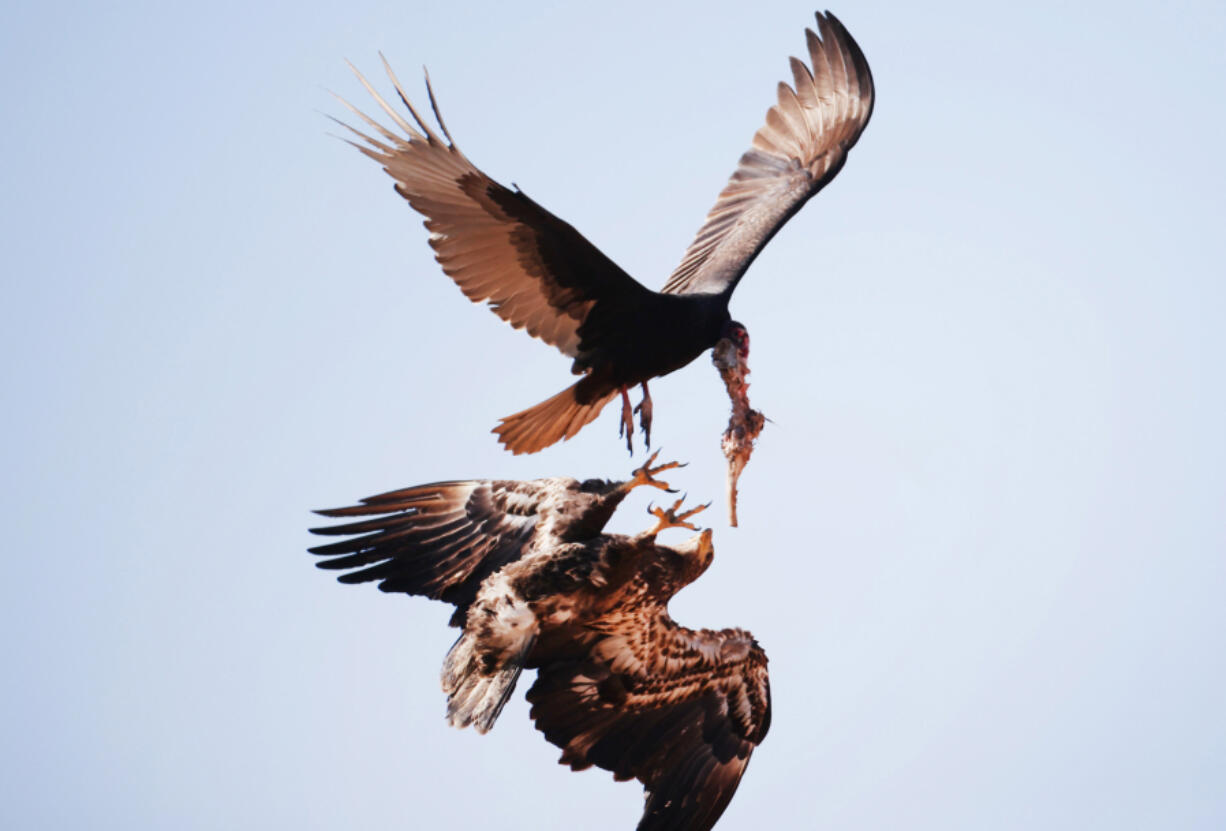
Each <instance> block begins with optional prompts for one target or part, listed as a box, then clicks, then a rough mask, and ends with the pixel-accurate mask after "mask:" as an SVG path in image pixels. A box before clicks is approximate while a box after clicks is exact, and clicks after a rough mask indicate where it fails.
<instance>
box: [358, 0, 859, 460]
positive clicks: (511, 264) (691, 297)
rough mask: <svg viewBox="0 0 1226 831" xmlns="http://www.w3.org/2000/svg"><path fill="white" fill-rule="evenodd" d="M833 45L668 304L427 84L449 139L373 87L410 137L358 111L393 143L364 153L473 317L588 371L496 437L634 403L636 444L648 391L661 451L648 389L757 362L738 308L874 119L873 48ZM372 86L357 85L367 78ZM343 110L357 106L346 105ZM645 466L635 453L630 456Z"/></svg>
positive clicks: (788, 97)
mask: <svg viewBox="0 0 1226 831" xmlns="http://www.w3.org/2000/svg"><path fill="white" fill-rule="evenodd" d="M817 28H818V32H820V35H819V34H815V33H814V32H813V31H812V30H805V36H806V40H807V45H808V52H809V59H810V64H809V65H806V64H805V63H804V62H802V61H800V60H797V59H796V58H792V59H791V66H792V78H793V81H794V86H788V85H787V84H786V83H780V84H779V90H778V103H777V104H775V106H773V107H771V108H770V110H769V111H768V112H767V114H766V124H765V125H763V127H762V128H761V129H759V130H758V132H757V134H756V135H755V136H754V138H753V145H752V147H751V148H750V149H749V151H748V152H746V153H745V154H744V155H743V156H742V157H741V160H740V163H739V164H738V166H737V169H736V172H735V173H733V175H732V178H731V180H730V181H729V182H728V184H727V186H726V187H725V188H724V190H723V192H722V193H720V195H719V198H718V199H717V200H716V202H715V205H714V207H713V208H712V209H711V212H710V213H709V214H707V219H706V222H705V223H704V224H703V225H702V227H701V228H700V229H699V231H698V234H697V236H696V237H695V238H694V241H693V242H692V243H690V247H689V248H688V249H687V250H686V252H685V255H684V256H683V257H682V260H681V264H680V265H678V266H677V269H676V270H675V271H674V272H673V274H672V276H671V277H669V279H668V281H667V282H666V283H665V284H664V288H663V289H662V290H661V291H659V292H656V291H652V290H650V289H648V288H645V287H644V286H643V285H641V284H640V283H638V282H637V281H636V280H635V279H634V278H633V277H631V276H630V275H629V274H627V273H626V272H625V271H623V270H622V269H620V268H619V267H618V266H617V265H616V264H615V263H614V262H613V261H612V260H610V259H609V258H608V257H606V256H605V255H604V254H602V253H601V252H600V251H599V250H598V249H597V248H596V247H595V246H594V245H592V244H591V243H590V242H588V241H587V240H586V239H585V238H584V237H583V236H582V235H581V234H580V233H579V232H578V231H576V230H575V229H574V228H572V227H571V226H570V225H568V224H567V223H565V222H563V221H562V220H561V219H559V218H557V217H556V216H554V215H553V214H551V213H550V212H549V211H547V210H545V209H544V208H543V207H541V206H540V205H538V204H537V203H536V202H534V201H532V200H531V199H530V198H528V196H527V195H526V194H524V193H523V192H522V191H520V190H519V189H518V188H515V189H514V190H508V189H507V188H505V187H503V186H502V185H500V184H498V183H497V182H495V181H494V180H493V179H490V178H489V177H488V176H486V175H485V174H484V173H482V172H481V171H480V170H479V169H477V167H476V165H474V164H473V163H472V162H470V161H469V160H468V158H467V157H466V156H465V155H464V154H463V153H461V152H460V149H459V148H458V147H457V146H456V145H455V142H454V141H452V138H451V134H450V133H449V132H448V130H447V127H446V125H445V124H444V122H443V119H442V116H441V115H440V114H439V110H438V106H437V103H436V102H435V99H434V93H433V91H432V90H431V89H430V85H429V78H427V80H426V87H427V91H428V92H429V97H430V105H431V107H432V109H433V110H434V115H435V118H436V119H437V121H438V126H439V130H441V131H442V134H441V135H440V134H439V133H438V132H436V131H435V130H434V129H432V128H431V127H430V125H429V124H427V123H426V121H425V120H424V119H423V118H422V117H421V115H420V114H419V113H418V111H417V110H416V108H414V106H413V105H412V103H410V101H409V99H408V96H407V95H406V94H405V92H404V89H403V87H402V86H401V85H400V82H399V81H398V80H397V79H396V77H395V75H394V74H393V73H392V70H391V67H389V66H387V62H386V61H384V67H385V68H386V69H387V74H388V77H389V78H390V79H391V81H392V84H393V85H394V86H395V88H396V92H397V94H398V95H399V96H400V99H401V101H402V102H403V103H404V105H405V106H406V107H407V108H408V111H409V113H410V114H411V115H412V117H413V120H414V121H415V122H416V126H414V125H413V124H410V123H409V122H408V121H406V120H405V119H404V118H403V117H401V115H400V114H399V113H397V112H396V110H395V109H393V108H392V107H391V105H389V104H388V103H387V102H386V101H385V100H384V99H383V98H382V97H380V96H379V94H378V93H377V92H375V90H374V88H373V87H372V86H371V85H370V84H369V83H368V82H367V81H366V79H365V78H364V77H362V75H361V74H360V73H358V78H359V79H360V80H361V81H362V83H363V85H364V86H365V87H366V89H367V90H368V91H369V92H370V94H371V95H372V96H374V98H375V100H376V101H377V102H378V104H379V106H380V107H382V108H383V110H384V112H386V113H387V115H388V116H389V117H390V118H391V119H392V120H393V121H394V122H395V123H396V125H397V126H399V127H400V129H401V130H403V131H404V133H405V135H406V136H407V138H405V137H403V136H401V135H398V134H396V133H394V132H392V131H391V130H389V129H387V128H385V127H383V126H382V125H380V124H379V123H377V122H376V121H374V120H373V119H371V118H370V117H368V116H367V115H365V114H364V113H362V112H361V111H359V110H358V109H357V108H355V107H353V106H352V105H351V104H349V103H348V102H344V103H345V105H346V106H347V107H349V108H350V109H351V110H352V111H353V112H354V113H355V114H356V115H357V116H358V117H359V118H361V119H362V120H363V121H364V122H366V123H367V124H368V125H370V127H371V128H373V130H374V131H376V132H377V133H378V134H379V136H381V137H382V138H375V137H372V136H370V135H367V134H365V133H362V132H360V131H358V130H354V129H353V128H352V127H349V126H348V125H345V126H346V127H347V129H350V130H352V132H354V133H355V134H356V135H357V136H359V137H360V138H361V139H362V140H363V141H364V142H365V145H363V144H358V143H356V142H353V144H354V146H355V147H357V148H358V149H359V150H361V151H362V152H363V153H365V154H366V155H367V156H369V157H370V158H372V159H374V160H375V161H377V162H379V164H381V165H382V166H383V169H384V170H386V171H387V173H388V174H389V175H390V176H391V177H392V178H393V179H395V180H396V186H395V187H396V191H397V192H398V193H399V194H400V195H401V196H403V197H404V198H405V199H407V200H408V201H409V204H410V205H412V207H413V208H414V209H415V210H416V211H418V212H419V213H421V214H422V215H423V216H425V217H426V220H425V225H426V228H427V229H429V231H430V245H431V246H432V247H433V248H434V251H435V258H436V259H437V260H438V262H439V264H440V265H442V267H443V271H444V272H446V273H447V275H448V276H450V277H451V278H452V279H453V280H455V281H456V283H457V284H458V285H459V287H460V289H461V290H462V291H463V292H464V294H465V295H467V296H468V298H469V299H470V300H472V301H473V302H482V301H484V302H485V303H487V304H488V305H489V307H490V308H491V309H492V310H493V311H494V313H495V314H497V315H498V316H499V317H501V318H502V319H503V320H505V321H507V322H508V323H510V324H511V325H512V326H514V327H515V328H516V329H526V330H527V331H528V333H529V334H530V335H533V336H534V337H538V338H540V339H541V340H543V341H545V342H546V343H548V344H551V345H553V346H555V347H557V349H558V350H559V351H561V352H562V353H563V354H564V355H566V356H567V357H569V358H572V359H573V363H572V365H571V372H572V373H574V374H576V375H580V374H581V375H583V378H581V379H580V380H579V381H578V382H577V383H575V384H574V385H572V386H570V387H568V388H567V389H565V390H563V391H562V392H560V393H558V394H557V395H555V396H553V397H552V398H549V399H547V400H545V401H543V402H541V403H540V404H537V405H536V406H535V407H531V408H529V409H527V410H524V411H522V412H519V413H516V414H515V415H512V416H508V417H507V418H504V419H502V420H501V423H500V424H499V426H498V427H496V428H494V432H495V433H497V434H498V437H499V441H501V442H502V443H503V444H504V445H505V446H506V447H507V448H508V449H509V450H511V452H513V453H535V452H536V451H538V450H541V449H543V448H545V447H548V446H549V445H551V444H553V443H555V442H557V441H558V440H560V439H563V438H566V439H569V438H571V437H572V436H574V435H575V434H576V433H578V432H579V430H580V429H581V428H583V426H584V425H586V424H588V423H589V422H591V421H592V420H593V419H595V418H596V416H597V415H599V414H600V411H601V410H602V409H603V408H604V406H605V405H606V404H608V403H609V402H610V401H611V400H613V398H615V397H616V396H617V395H618V394H619V393H620V395H621V398H622V420H621V430H622V431H623V432H624V433H625V435H626V443H627V446H628V447H629V446H630V443H631V434H632V433H633V428H634V423H633V414H632V412H631V408H630V399H629V396H628V393H627V390H628V388H629V387H632V386H634V385H635V384H641V385H642V388H643V400H642V402H641V403H640V405H639V408H636V409H640V410H641V416H640V423H641V424H642V427H643V432H644V434H645V436H646V439H647V443H648V444H649V445H650V443H651V420H652V407H651V396H650V394H649V392H648V389H647V382H648V381H649V380H650V379H652V378H656V377H659V376H661V375H667V374H668V373H670V372H672V371H674V370H676V369H680V368H681V367H683V366H685V365H686V364H688V363H689V362H690V361H692V360H694V358H696V357H698V356H699V355H700V354H702V352H703V351H705V350H707V349H710V348H711V347H713V346H714V345H715V344H716V342H717V341H719V340H720V339H721V338H724V337H727V338H731V339H732V340H734V342H736V343H737V344H738V346H740V347H741V349H743V350H744V351H745V352H746V353H748V349H749V338H748V335H747V334H746V331H745V327H744V326H742V325H741V324H739V323H737V322H735V321H733V320H732V318H731V316H730V314H729V311H728V301H729V299H730V298H731V296H732V292H733V289H735V288H736V285H737V282H738V281H739V280H740V279H741V276H742V275H743V274H744V273H745V270H746V269H747V268H749V265H750V263H752V262H753V260H754V258H755V257H757V255H758V252H759V251H761V250H762V248H763V246H765V245H766V243H767V242H769V241H770V239H771V237H773V236H774V235H775V233H776V232H777V231H778V230H779V229H780V228H781V227H782V226H783V224H784V223H785V222H787V221H788V219H790V218H791V216H792V215H793V214H795V213H796V212H797V211H798V210H800V208H801V206H802V205H804V203H805V202H806V201H808V200H809V198H810V197H812V196H813V195H814V194H816V193H817V192H818V191H819V190H821V189H822V188H823V187H824V186H825V185H826V183H827V182H829V181H830V180H831V179H833V178H834V176H835V175H836V174H837V173H838V172H839V170H840V169H842V167H843V163H844V162H845V161H846V159H847V152H848V151H849V150H850V149H851V147H852V146H853V145H854V144H855V143H856V141H857V140H858V139H859V137H860V133H861V132H862V131H863V130H864V127H865V125H867V124H868V120H869V116H870V115H871V114H872V110H873V79H872V75H871V73H870V72H869V68H868V63H867V61H865V59H864V55H863V54H862V53H861V51H860V48H859V46H857V45H856V42H855V41H854V40H853V39H852V37H851V35H850V34H848V33H847V30H846V29H844V28H843V25H842V24H841V23H840V22H839V21H838V20H837V19H836V18H835V17H834V15H832V14H830V13H829V12H827V13H825V14H820V13H819V14H818V15H817ZM354 71H355V72H357V70H356V69H355V70H354ZM342 100H343V99H342ZM631 452H633V448H631Z"/></svg>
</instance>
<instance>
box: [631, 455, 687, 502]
mask: <svg viewBox="0 0 1226 831" xmlns="http://www.w3.org/2000/svg"><path fill="white" fill-rule="evenodd" d="M659 455H660V451H659V450H657V451H656V452H655V453H652V454H651V458H649V459H648V460H647V461H645V462H643V466H642V467H640V468H636V469H635V470H634V474H633V476H632V478H631V479H630V481H629V482H627V483H626V484H625V488H626V491H627V492H629V491H631V490H633V489H635V488H637V487H639V486H640V485H647V486H648V487H652V488H659V489H660V490H662V491H664V492H665V493H676V492H677V491H675V490H673V489H672V488H670V487H669V486H668V483H667V482H661V481H659V480H657V479H656V478H655V475H656V474H657V473H662V472H664V471H666V470H672V469H673V468H675V467H685V465H684V464H682V463H681V462H669V463H668V464H664V465H660V466H659V467H652V466H651V463H652V462H654V461H655V460H656V456H659Z"/></svg>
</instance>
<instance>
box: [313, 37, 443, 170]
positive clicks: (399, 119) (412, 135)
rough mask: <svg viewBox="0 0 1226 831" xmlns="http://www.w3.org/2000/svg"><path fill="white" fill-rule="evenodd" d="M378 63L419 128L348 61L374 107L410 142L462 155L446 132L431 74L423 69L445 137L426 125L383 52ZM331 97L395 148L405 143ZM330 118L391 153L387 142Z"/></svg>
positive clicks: (346, 101) (352, 108)
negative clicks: (376, 105)
mask: <svg viewBox="0 0 1226 831" xmlns="http://www.w3.org/2000/svg"><path fill="white" fill-rule="evenodd" d="M379 60H380V61H382V62H383V70H384V72H386V73H387V77H388V79H389V80H390V81H391V82H392V87H393V88H394V89H395V90H396V95H397V97H399V98H400V101H401V103H403V104H404V106H405V108H406V109H407V110H408V111H409V115H411V116H412V117H413V121H414V122H416V126H414V125H413V124H410V123H409V122H408V121H407V120H405V118H404V117H403V116H402V115H401V114H400V113H399V112H398V111H397V110H396V108H395V107H393V106H392V105H391V104H389V103H388V101H387V99H385V98H384V97H383V96H382V95H380V94H379V93H378V92H377V91H376V90H375V88H374V85H373V84H371V83H370V81H368V80H367V79H366V76H365V75H363V74H362V72H361V70H359V69H358V68H357V67H356V66H354V65H353V63H352V62H350V61H345V64H346V65H347V66H348V67H349V69H350V70H352V72H353V74H354V75H355V76H357V79H358V81H359V82H360V83H361V84H362V86H363V87H365V89H366V91H367V92H368V93H370V96H371V98H373V99H374V100H375V103H376V104H378V105H379V108H380V109H382V110H383V112H385V113H387V116H388V117H389V118H391V119H392V121H393V122H395V123H396V125H397V126H398V127H400V129H401V130H403V131H404V132H405V134H406V135H407V136H408V137H409V141H410V142H413V141H420V142H424V143H427V144H434V145H445V146H446V147H447V148H448V149H449V150H451V151H453V152H455V153H460V149H459V147H457V146H456V143H455V140H454V139H453V138H452V137H451V131H449V130H448V129H447V122H445V121H444V120H443V113H442V111H441V110H440V109H439V106H438V100H437V99H436V98H435V96H434V87H433V85H432V84H431V83H430V72H429V71H428V70H427V69H426V68H425V67H424V66H423V67H422V74H423V75H424V76H425V80H426V96H427V97H428V98H429V99H430V109H431V111H432V112H433V113H434V118H435V121H437V122H438V126H439V129H440V130H441V131H442V136H440V135H439V134H438V133H437V132H435V130H434V129H433V128H432V127H431V126H430V124H429V122H427V121H426V120H425V119H424V118H422V116H421V114H420V113H419V112H418V111H417V108H416V107H415V106H413V102H412V101H411V100H410V99H409V96H408V94H407V93H406V92H405V91H404V86H403V85H402V84H401V83H400V79H399V78H397V77H396V73H395V71H394V70H393V69H392V66H391V64H390V63H388V61H387V58H386V57H384V55H383V53H382V52H380V53H379ZM331 94H332V96H333V97H334V98H336V100H337V101H339V102H341V104H342V105H344V107H345V108H346V109H348V110H349V111H350V112H351V113H353V114H354V115H356V116H357V117H358V118H360V119H361V120H362V121H363V122H365V123H366V124H367V125H369V126H370V127H371V128H372V129H373V130H375V131H376V132H377V133H379V135H381V136H382V137H383V138H384V139H386V140H387V141H390V142H392V144H399V143H401V142H403V141H404V139H403V138H401V137H400V136H398V135H396V134H395V133H393V132H392V131H391V130H388V129H387V128H386V127H384V126H383V125H382V124H380V123H379V122H378V121H376V120H375V119H373V118H371V117H370V116H369V115H367V114H366V113H365V112H363V111H362V110H360V109H358V108H357V107H356V106H354V105H353V104H351V103H350V102H349V101H348V100H347V99H345V98H344V97H343V96H341V95H338V94H336V93H335V92H333V93H331ZM328 118H331V119H332V120H333V121H335V122H336V123H337V124H339V125H340V126H342V127H344V128H345V129H346V130H348V131H349V132H351V133H353V134H354V135H355V136H357V137H358V138H360V139H362V140H363V141H365V142H366V143H367V144H369V145H371V146H372V147H374V148H376V149H378V150H379V151H382V152H383V153H389V152H391V149H392V148H391V147H390V146H388V145H387V144H385V143H384V142H381V141H379V140H378V139H376V138H374V137H372V136H370V135H367V134H366V133H363V132H362V131H361V130H358V129H356V128H354V127H352V126H350V125H349V124H346V123H345V122H344V121H341V120H340V119H338V118H334V117H332V116H328ZM342 139H343V140H344V141H347V142H349V143H350V144H352V145H353V146H354V147H356V148H358V149H359V150H361V151H362V152H363V153H366V154H367V155H370V154H371V153H372V151H371V150H370V148H367V147H364V146H363V145H361V144H358V143H357V142H354V141H351V140H349V139H344V138H343V137H342ZM444 139H445V141H444Z"/></svg>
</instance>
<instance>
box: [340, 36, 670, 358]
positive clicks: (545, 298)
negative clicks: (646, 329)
mask: <svg viewBox="0 0 1226 831" xmlns="http://www.w3.org/2000/svg"><path fill="white" fill-rule="evenodd" d="M384 67H385V68H386V69H387V74H388V77H389V78H390V79H391V81H392V84H393V85H395V87H396V92H397V94H398V95H399V96H400V100H401V101H402V102H404V105H405V106H406V107H407V108H408V110H409V113H410V114H411V115H412V117H413V119H414V121H415V122H416V125H417V126H416V127H414V126H413V125H412V124H410V123H409V122H408V121H406V120H405V118H404V117H403V116H401V115H400V114H399V113H398V112H396V110H395V109H393V108H392V106H391V105H390V104H388V103H387V101H385V100H384V99H383V98H382V97H381V96H380V95H379V94H378V93H377V92H375V90H374V87H372V86H371V85H370V83H369V82H367V80H366V79H365V78H364V77H363V76H362V74H361V73H360V72H358V71H357V70H356V69H354V72H355V73H356V74H357V76H358V78H359V79H360V80H361V82H362V84H363V85H364V86H365V87H366V89H367V90H368V91H369V92H370V94H371V95H372V96H373V97H374V99H375V101H377V102H378V104H379V106H380V107H381V108H382V109H383V111H384V112H385V113H387V115H388V117H390V118H391V119H392V120H393V121H394V122H395V123H396V125H398V126H399V127H400V129H401V130H403V131H404V133H405V135H404V136H401V135H397V134H396V133H394V132H392V131H391V130H389V129H387V128H386V127H384V126H383V125H381V124H379V123H378V122H377V121H375V120H374V119H372V118H370V117H369V116H367V115H366V114H365V113H363V112H362V111H361V110H359V109H358V108H356V107H354V106H353V105H352V104H350V103H349V102H348V101H345V100H344V99H343V98H342V99H341V101H342V103H344V104H345V106H346V107H348V108H349V109H350V110H352V111H353V113H354V114H355V115H356V116H357V117H358V118H360V119H362V120H363V121H364V122H366V124H368V125H370V127H371V128H372V129H373V130H374V131H375V132H377V133H378V135H379V136H381V137H382V138H381V139H380V138H375V137H373V136H371V135H368V134H366V133H363V132H361V131H359V130H356V129H354V128H353V127H350V126H349V125H348V124H344V122H339V123H341V124H342V126H344V127H345V128H346V129H348V130H350V131H352V132H353V133H354V134H356V135H357V136H358V137H359V138H361V139H362V140H363V141H364V142H365V144H359V143H357V142H350V143H351V144H353V146H354V147H357V148H358V149H359V150H361V151H362V152H363V153H365V154H366V155H367V156H369V157H370V158H372V159H374V160H375V161H376V162H378V163H379V164H381V165H382V166H383V169H384V170H385V171H387V173H388V175H390V176H391V177H392V178H393V179H395V180H396V191H397V192H398V193H399V194H400V195H401V196H403V197H404V198H405V199H407V200H408V201H409V204H410V205H412V206H413V208H414V210H416V211H417V212H418V213H420V214H422V215H423V216H424V217H425V218H426V221H425V225H426V228H427V229H429V231H430V245H431V246H432V247H433V248H434V252H435V258H436V259H437V260H438V262H439V264H440V265H441V266H442V267H443V271H445V272H446V273H447V275H448V276H449V277H451V279H453V280H455V282H456V284H457V285H459V287H460V290H461V291H463V292H464V294H465V295H466V296H467V297H468V299H469V300H472V301H473V302H474V303H479V302H481V301H485V302H486V303H488V304H489V306H490V308H491V309H492V310H493V311H494V313H495V314H497V315H498V316H499V317H501V318H502V319H503V320H505V321H506V322H507V323H510V324H511V325H512V326H513V327H515V328H516V329H526V330H527V331H528V334H530V335H532V336H534V337H538V338H540V339H541V340H543V341H545V342H546V343H548V344H550V345H552V346H555V347H557V348H558V349H559V350H560V351H561V352H562V353H563V354H565V355H569V356H570V357H572V358H573V357H578V355H579V352H580V340H581V336H580V333H579V328H580V326H582V325H583V322H584V321H585V320H586V319H587V316H588V313H589V312H591V310H592V308H593V307H594V306H595V305H597V304H599V303H602V302H603V303H605V304H607V305H612V306H619V305H622V304H629V305H631V306H633V305H634V304H636V303H642V302H650V299H651V298H652V297H653V296H655V292H652V291H650V290H648V289H647V288H645V287H643V286H642V285H641V284H639V283H638V282H637V281H635V279H634V278H633V277H631V276H630V275H628V274H626V272H624V271H622V269H621V268H619V267H618V266H617V264H616V263H614V262H613V261H612V260H610V259H609V258H608V257H606V256H605V255H604V254H602V253H601V252H600V250H599V249H597V248H596V246H594V245H592V244H591V243H590V242H588V241H587V240H586V239H585V238H584V237H583V235H582V234H580V233H579V232H578V231H576V230H575V229H574V228H573V227H571V226H570V225H568V224H567V223H565V222H563V221H562V220H561V219H558V218H557V217H556V216H554V215H553V214H551V213H550V212H549V211H547V210H545V209H544V208H542V207H541V206H540V205H538V204H537V203H536V202H533V201H532V200H531V199H529V198H528V197H527V196H525V195H524V194H523V193H522V192H520V191H519V190H518V189H516V190H508V189H507V188H505V187H503V186H502V185H500V184H498V183H497V182H495V181H494V180H493V179H491V178H489V177H488V176H486V175H485V174H484V173H482V172H481V171H480V170H478V169H477V167H476V165H474V164H473V163H472V162H470V161H469V160H468V158H467V157H465V155H464V154H463V153H461V152H460V149H459V148H458V147H456V145H455V143H454V142H453V141H452V139H451V134H450V133H448V132H447V126H446V125H445V124H444V123H443V120H442V117H441V116H440V115H439V112H438V107H437V106H436V105H435V101H434V93H433V91H430V104H431V106H432V107H433V109H434V114H435V117H436V118H437V119H438V123H439V128H440V129H441V130H442V135H441V136H440V135H439V134H438V133H436V132H435V131H434V130H433V129H431V127H430V126H429V125H428V124H427V123H426V122H425V121H424V120H423V119H422V118H421V116H420V115H419V114H418V112H417V110H416V109H415V108H414V107H413V105H412V104H411V103H410V102H409V98H408V96H407V95H405V93H404V89H403V88H402V87H401V85H400V82H399V81H398V80H397V79H396V77H395V75H394V74H393V73H392V70H391V67H389V66H388V65H387V61H386V60H385V61H384ZM426 83H427V89H428V90H429V79H428V78H427V82H426ZM406 136H407V138H406Z"/></svg>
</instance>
